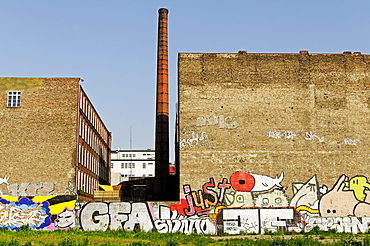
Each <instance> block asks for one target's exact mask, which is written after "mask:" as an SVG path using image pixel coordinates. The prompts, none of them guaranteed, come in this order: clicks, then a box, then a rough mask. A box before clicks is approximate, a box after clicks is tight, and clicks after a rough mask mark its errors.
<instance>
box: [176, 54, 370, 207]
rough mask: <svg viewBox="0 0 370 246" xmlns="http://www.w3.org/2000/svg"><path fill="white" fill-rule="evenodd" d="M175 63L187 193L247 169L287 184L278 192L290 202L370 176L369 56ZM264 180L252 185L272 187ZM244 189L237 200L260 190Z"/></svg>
mask: <svg viewBox="0 0 370 246" xmlns="http://www.w3.org/2000/svg"><path fill="white" fill-rule="evenodd" d="M178 59H179V61H178V62H179V133H178V134H179V148H180V149H179V153H180V154H179V158H180V184H181V185H190V186H191V187H192V188H194V189H201V187H202V185H203V184H205V183H206V182H208V181H210V178H214V180H215V185H216V187H217V183H218V182H221V180H223V179H224V178H226V179H227V180H228V179H229V178H230V177H232V175H233V174H234V173H235V172H237V171H238V170H243V171H246V172H250V173H252V174H253V175H254V174H258V175H262V176H268V177H270V178H271V179H270V180H269V181H268V182H270V181H271V180H273V179H275V180H278V179H279V178H281V179H280V181H278V182H277V183H279V182H280V185H281V187H278V185H275V186H274V185H273V186H274V187H275V188H280V189H282V190H284V192H285V194H287V195H288V197H290V199H291V197H292V196H293V192H294V190H293V188H294V183H305V182H307V181H308V180H310V179H311V178H313V177H314V176H315V177H317V178H315V180H317V182H319V183H320V185H318V186H317V187H316V188H319V187H320V186H322V185H324V184H325V187H332V186H333V185H334V184H335V182H336V181H337V180H338V178H339V177H340V176H341V175H342V174H345V175H346V176H347V179H348V178H351V177H355V176H357V175H362V176H365V177H368V176H369V175H370V173H369V170H368V163H369V161H370V156H369V152H368V149H369V144H370V139H369V130H368V126H369V119H370V117H369V116H370V114H369V112H370V111H369V107H370V90H369V85H370V76H369V75H370V69H369V68H370V58H369V56H368V55H362V54H360V53H354V54H351V53H348V52H345V53H343V54H309V53H307V52H301V53H299V54H248V53H246V52H239V53H228V54H209V53H204V54H192V53H180V54H179V57H178ZM253 175H252V176H253ZM234 176H235V175H234ZM262 176H259V178H260V179H259V178H258V177H257V178H256V177H255V179H254V181H253V182H256V183H257V181H258V182H259V181H261V182H260V183H261V184H263V183H266V182H263V178H262ZM246 180H247V179H246V178H244V179H243V178H241V182H245V181H246ZM231 181H232V180H231ZM234 182H236V181H235V180H234ZM315 182H316V181H315ZM236 183H238V182H236ZM238 185H240V186H241V187H238V188H237V189H236V190H237V191H238V190H239V191H251V189H252V191H253V185H252V186H251V187H245V186H243V185H244V183H238ZM213 187H215V186H213ZM323 187H324V186H323ZM234 188H235V187H234ZM270 188H272V186H271V187H266V189H265V190H269V189H270ZM182 189H183V186H181V187H180V190H182ZM363 189H365V188H364V187H363ZM255 190H258V189H255ZM260 190H261V191H262V190H263V189H260ZM184 191H185V189H184ZM203 191H204V190H203ZM315 192H316V194H317V195H318V197H320V196H321V195H322V194H320V193H319V191H318V190H316V191H315ZM360 192H361V191H360ZM185 193H186V192H185ZM206 193H207V192H206ZM324 193H325V192H323V194H324ZM254 198H256V197H255V196H254ZM338 199H340V198H339V197H338ZM316 202H317V199H316ZM252 205H253V203H252ZM316 208H317V206H316Z"/></svg>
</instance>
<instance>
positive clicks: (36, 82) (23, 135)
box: [0, 78, 79, 195]
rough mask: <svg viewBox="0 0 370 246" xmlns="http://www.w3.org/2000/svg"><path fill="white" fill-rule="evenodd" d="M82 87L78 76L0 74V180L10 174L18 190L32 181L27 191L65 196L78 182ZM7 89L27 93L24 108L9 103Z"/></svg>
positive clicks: (3, 189)
mask: <svg viewBox="0 0 370 246" xmlns="http://www.w3.org/2000/svg"><path fill="white" fill-rule="evenodd" d="M78 89H79V79H78V78H61V79H59V78H58V79H49V78H0V114H1V124H0V139H1V141H0V153H1V158H0V178H4V177H6V176H9V175H10V178H9V180H8V183H9V184H10V185H13V186H11V189H12V190H13V191H12V192H13V193H14V192H15V190H16V189H17V186H19V185H20V186H22V183H31V185H30V186H29V187H28V191H26V192H28V193H27V194H28V195H35V194H34V193H35V192H37V191H36V190H37V189H39V192H38V193H36V194H38V195H45V194H48V191H47V190H51V189H54V190H53V191H52V192H51V193H53V194H63V192H64V191H65V190H66V188H67V187H68V181H71V182H73V183H74V179H75V174H74V172H75V170H74V165H75V158H76V157H75V151H76V137H77V136H76V134H77V133H76V131H77V112H78V111H77V107H78ZM8 90H21V91H22V95H21V107H17V108H10V107H7V91H8ZM45 182H46V183H45ZM53 183H54V184H55V186H54V187H53ZM43 185H44V186H47V187H44V188H43ZM7 186H8V185H6V184H5V183H2V184H0V188H1V190H2V193H3V194H9V195H16V194H11V193H9V192H11V191H10V190H9V191H8V189H7V188H9V186H8V187H7ZM24 187H25V185H24V184H23V188H22V187H18V188H19V191H20V193H22V192H23V193H24V192H25V189H24ZM31 193H32V194H31ZM49 193H50V192H49ZM23 195H24V194H23Z"/></svg>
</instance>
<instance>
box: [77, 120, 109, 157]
mask: <svg viewBox="0 0 370 246" xmlns="http://www.w3.org/2000/svg"><path fill="white" fill-rule="evenodd" d="M80 136H81V138H82V139H83V140H84V141H85V142H86V143H87V144H88V145H89V146H90V147H91V148H92V149H93V150H94V151H95V152H96V153H97V154H98V155H99V156H100V157H102V158H103V159H104V161H105V162H107V157H108V154H107V153H108V152H107V149H106V148H105V147H104V143H103V141H102V140H101V139H100V138H99V136H97V134H96V132H95V131H94V130H93V129H92V128H91V127H90V126H89V125H88V123H87V122H86V121H85V120H84V119H83V118H82V117H80Z"/></svg>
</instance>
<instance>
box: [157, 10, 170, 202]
mask: <svg viewBox="0 0 370 246" xmlns="http://www.w3.org/2000/svg"><path fill="white" fill-rule="evenodd" d="M158 12H159V20H158V53H157V99H156V132H155V182H154V187H153V188H154V193H155V196H156V200H167V198H168V197H169V196H170V194H169V188H168V185H169V184H168V178H169V134H168V133H169V124H168V122H169V110H168V30H167V25H168V23H167V19H168V9H165V8H161V9H159V10H158Z"/></svg>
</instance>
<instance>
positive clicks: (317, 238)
mask: <svg viewBox="0 0 370 246" xmlns="http://www.w3.org/2000/svg"><path fill="white" fill-rule="evenodd" d="M23 245H25V246H38V245H42V246H87V245H88V246H90V245H106V246H114V245H129V246H154V245H163V246H182V245H195V246H204V245H216V246H248V245H263V246H270V245H271V246H275V245H279V246H280V245H283V246H284V245H286V246H293V245H294V246H296V245H299V246H305V245H307V246H312V245H313V246H316V245H333V246H334V245H364V246H370V234H357V235H353V234H347V233H337V232H336V231H335V230H331V231H328V232H324V231H321V230H319V229H318V228H315V229H314V230H312V231H311V232H309V233H302V234H293V233H282V232H276V233H273V232H268V231H266V232H265V235H255V234H254V235H246V234H245V235H238V236H235V235H222V236H209V235H197V234H191V235H185V234H182V233H158V232H155V231H153V232H144V231H140V230H135V231H123V230H119V231H106V232H102V231H93V232H92V231H87V232H84V231H80V230H69V231H64V230H56V231H42V230H30V229H28V228H27V227H23V228H21V229H20V230H19V231H10V230H5V229H0V246H23Z"/></svg>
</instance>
